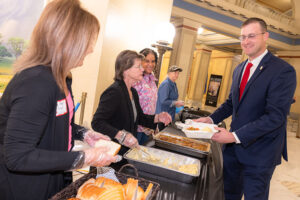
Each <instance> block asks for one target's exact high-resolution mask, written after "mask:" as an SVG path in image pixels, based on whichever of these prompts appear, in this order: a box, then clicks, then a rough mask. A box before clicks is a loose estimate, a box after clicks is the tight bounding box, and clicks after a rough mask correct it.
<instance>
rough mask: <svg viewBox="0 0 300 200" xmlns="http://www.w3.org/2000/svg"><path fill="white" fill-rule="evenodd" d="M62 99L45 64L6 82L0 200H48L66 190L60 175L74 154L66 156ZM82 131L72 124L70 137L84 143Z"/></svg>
mask: <svg viewBox="0 0 300 200" xmlns="http://www.w3.org/2000/svg"><path fill="white" fill-rule="evenodd" d="M68 84H69V87H70V82H68ZM65 98H66V97H65V95H64V93H63V92H61V90H60V89H59V87H58V86H57V84H56V82H55V80H54V77H53V75H52V72H51V69H50V67H46V66H36V67H32V68H29V69H26V70H23V71H22V72H20V73H18V74H16V75H15V76H14V77H13V79H12V80H11V81H10V83H9V84H8V86H7V88H6V90H5V92H4V94H3V96H2V98H1V100H0V199H1V200H5V199H31V200H34V199H36V200H41V199H48V198H49V197H51V196H52V195H54V194H55V193H57V192H59V191H60V190H61V189H62V188H63V187H64V171H65V170H68V169H70V168H71V165H72V163H73V162H74V160H75V159H76V157H77V156H78V152H67V151H68V135H69V133H68V132H69V124H68V123H69V112H68V107H67V106H66V108H67V111H66V112H64V113H62V114H61V115H57V110H58V108H57V107H58V106H57V105H58V102H59V101H64V100H65ZM81 128H82V127H80V126H77V125H74V124H73V126H72V130H73V139H82V133H80V131H79V130H80V129H81ZM81 130H82V129H81Z"/></svg>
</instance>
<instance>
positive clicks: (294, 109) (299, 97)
mask: <svg viewBox="0 0 300 200" xmlns="http://www.w3.org/2000/svg"><path fill="white" fill-rule="evenodd" d="M276 55H277V56H278V57H279V58H281V59H283V60H285V61H286V62H288V63H289V64H291V65H292V66H293V67H294V68H295V70H296V76H297V81H298V83H297V87H296V91H295V95H294V98H295V100H296V102H295V103H293V104H292V106H291V109H290V112H291V113H293V114H296V115H298V116H299V118H300V87H299V77H300V51H278V52H276Z"/></svg>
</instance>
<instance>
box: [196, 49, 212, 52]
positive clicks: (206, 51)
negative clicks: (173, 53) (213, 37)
mask: <svg viewBox="0 0 300 200" xmlns="http://www.w3.org/2000/svg"><path fill="white" fill-rule="evenodd" d="M199 50H200V51H201V50H202V51H206V52H209V53H211V52H212V50H208V49H196V51H199Z"/></svg>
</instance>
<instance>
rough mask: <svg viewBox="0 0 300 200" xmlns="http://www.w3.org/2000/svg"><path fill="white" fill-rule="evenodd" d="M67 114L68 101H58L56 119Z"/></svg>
mask: <svg viewBox="0 0 300 200" xmlns="http://www.w3.org/2000/svg"><path fill="white" fill-rule="evenodd" d="M67 112H68V110H67V102H66V99H62V100H58V101H57V105H56V117H58V116H61V115H64V114H67Z"/></svg>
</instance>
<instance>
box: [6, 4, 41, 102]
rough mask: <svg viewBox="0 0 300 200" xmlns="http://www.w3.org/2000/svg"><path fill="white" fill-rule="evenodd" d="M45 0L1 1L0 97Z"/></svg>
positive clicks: (26, 43)
mask: <svg viewBox="0 0 300 200" xmlns="http://www.w3.org/2000/svg"><path fill="white" fill-rule="evenodd" d="M45 3H46V0H26V1H24V0H1V3H0V10H1V12H0V97H1V95H2V94H3V91H4V90H5V87H6V86H7V84H8V82H9V81H10V79H11V78H12V76H13V67H12V65H13V63H14V61H15V60H16V59H17V58H18V57H19V56H20V55H21V54H22V52H23V51H24V50H25V49H26V48H27V47H28V44H29V39H30V35H31V33H32V30H33V28H34V26H35V24H36V22H37V20H38V18H39V16H40V14H41V12H42V10H43V8H44V6H45Z"/></svg>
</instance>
